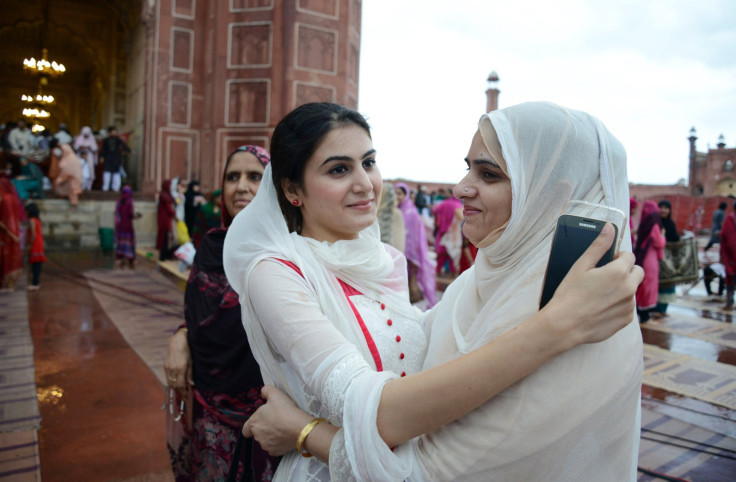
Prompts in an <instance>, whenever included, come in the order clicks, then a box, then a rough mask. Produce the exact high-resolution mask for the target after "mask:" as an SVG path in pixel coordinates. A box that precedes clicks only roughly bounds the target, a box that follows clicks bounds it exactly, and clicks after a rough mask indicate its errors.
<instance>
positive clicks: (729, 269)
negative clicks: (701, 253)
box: [721, 203, 736, 310]
mask: <svg viewBox="0 0 736 482" xmlns="http://www.w3.org/2000/svg"><path fill="white" fill-rule="evenodd" d="M733 207H734V210H736V203H734V206H733ZM721 263H723V265H724V266H725V267H726V306H724V307H723V308H724V309H726V310H733V293H734V286H736V214H734V211H731V212H730V213H729V214H728V215H727V216H726V219H725V220H724V221H723V227H722V228H721Z"/></svg>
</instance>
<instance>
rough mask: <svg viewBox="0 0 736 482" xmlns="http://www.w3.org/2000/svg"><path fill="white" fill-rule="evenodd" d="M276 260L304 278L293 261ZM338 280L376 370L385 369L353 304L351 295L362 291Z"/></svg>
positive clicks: (371, 338)
mask: <svg viewBox="0 0 736 482" xmlns="http://www.w3.org/2000/svg"><path fill="white" fill-rule="evenodd" d="M274 259H275V260H276V261H280V262H282V263H284V264H285V265H286V266H288V267H290V268H291V269H293V270H294V271H296V272H297V273H299V276H301V277H302V278H304V273H302V270H300V269H299V267H298V266H297V265H295V264H294V263H292V262H291V261H288V260H285V259H281V258H274ZM335 278H336V279H337V282H338V283H340V287H341V288H342V291H343V293H344V294H345V299H347V300H348V303H350V308H352V310H353V314H354V315H355V318H356V319H357V320H358V324H359V325H360V330H361V331H362V332H363V337H365V342H366V344H367V345H368V350H370V352H371V356H373V362H374V363H375V364H376V370H377V371H379V372H382V371H383V363H382V362H381V354H380V353H379V352H378V347H376V342H375V341H373V337H372V336H371V332H370V331H368V327H367V326H365V322H364V321H363V317H362V316H360V313H359V312H358V309H357V308H356V307H355V305H354V304H353V302H352V300H351V299H350V297H351V296H355V295H362V294H363V293H361V292H360V291H358V290H357V289H355V288H354V287H353V286H350V285H349V284H347V283H346V282H344V281H343V280H341V279H340V278H337V277H335Z"/></svg>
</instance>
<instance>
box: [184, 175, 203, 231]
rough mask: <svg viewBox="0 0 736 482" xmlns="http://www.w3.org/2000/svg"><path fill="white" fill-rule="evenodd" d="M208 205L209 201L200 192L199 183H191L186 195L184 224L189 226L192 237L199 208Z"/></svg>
mask: <svg viewBox="0 0 736 482" xmlns="http://www.w3.org/2000/svg"><path fill="white" fill-rule="evenodd" d="M206 203H207V200H206V199H205V197H204V196H203V195H202V192H201V191H200V187H199V181H197V180H193V181H189V186H187V192H185V193H184V223H186V225H187V230H188V231H189V236H190V237H191V236H192V229H193V228H194V223H195V221H196V220H197V213H198V212H199V207H200V206H202V205H203V204H206Z"/></svg>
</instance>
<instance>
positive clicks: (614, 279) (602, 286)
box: [544, 224, 644, 348]
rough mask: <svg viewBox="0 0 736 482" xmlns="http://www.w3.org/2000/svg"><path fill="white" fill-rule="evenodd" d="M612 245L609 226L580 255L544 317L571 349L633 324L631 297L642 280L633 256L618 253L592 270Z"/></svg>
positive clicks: (594, 341) (612, 231)
mask: <svg viewBox="0 0 736 482" xmlns="http://www.w3.org/2000/svg"><path fill="white" fill-rule="evenodd" d="M613 242H614V230H613V227H612V226H610V225H609V224H606V226H605V227H604V228H603V230H602V231H601V234H600V235H599V236H598V238H596V240H595V241H594V242H593V244H592V245H591V246H590V247H589V248H588V249H587V250H586V251H585V253H583V255H582V256H581V257H580V259H578V261H577V262H576V263H575V264H574V265H573V267H572V268H571V269H570V272H569V273H568V274H567V276H565V279H564V280H563V281H562V283H561V284H560V286H559V287H558V288H557V291H556V292H555V294H554V296H553V297H552V300H551V301H550V303H549V304H548V305H547V306H545V308H544V310H547V309H548V308H549V310H550V311H549V312H548V314H549V315H550V320H552V323H553V327H554V329H555V330H556V331H559V335H560V337H562V339H563V340H567V341H569V343H571V345H569V346H568V348H570V347H572V346H577V345H580V344H583V343H597V342H599V341H603V340H605V339H607V338H609V337H611V336H612V335H613V334H615V333H616V332H617V331H618V330H620V329H621V328H623V327H624V326H626V325H628V324H629V323H631V321H632V320H634V318H635V316H634V310H635V307H636V304H635V301H634V295H635V294H636V289H637V287H638V286H639V283H641V281H642V279H644V270H642V269H641V267H639V266H636V265H635V264H634V255H633V254H632V253H629V252H623V253H619V255H618V257H617V258H616V259H615V260H613V261H612V262H610V263H608V264H607V265H605V266H602V267H600V268H596V267H595V265H596V264H597V263H598V261H600V259H601V258H602V257H603V255H604V254H605V252H606V251H607V250H608V249H609V248H610V247H611V243H613Z"/></svg>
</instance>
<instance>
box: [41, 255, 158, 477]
mask: <svg viewBox="0 0 736 482" xmlns="http://www.w3.org/2000/svg"><path fill="white" fill-rule="evenodd" d="M113 261H114V260H113V258H112V256H104V255H102V254H100V253H98V252H85V253H50V254H49V262H48V263H46V264H45V265H44V268H43V273H42V275H41V289H40V290H38V291H33V292H29V293H28V302H29V303H28V305H29V307H28V317H29V322H30V326H31V333H32V337H33V342H34V346H35V363H36V385H37V393H38V399H39V407H40V410H41V416H42V423H41V429H40V431H39V442H40V455H41V476H42V480H44V481H45V482H49V481H71V480H75V481H76V480H80V481H82V480H149V481H156V480H172V476H171V470H170V465H169V460H168V452H167V450H166V438H165V431H164V417H163V413H162V412H161V410H160V407H161V401H162V398H161V390H162V388H161V384H160V383H159V381H158V380H157V379H156V377H155V376H154V375H153V374H152V373H151V371H150V370H149V369H148V367H147V366H146V365H145V364H144V363H143V362H142V361H141V359H140V358H139V357H138V356H137V355H136V354H135V353H134V352H133V351H132V350H131V349H130V347H129V346H128V345H127V344H126V343H125V341H124V339H123V338H122V336H121V335H120V333H119V332H118V331H117V329H116V328H115V326H114V325H113V324H112V323H111V321H110V320H109V318H108V317H107V315H106V314H105V311H104V310H103V309H102V308H101V307H100V306H99V304H98V302H97V300H96V298H95V296H94V295H93V293H92V290H90V288H89V285H88V283H87V280H86V279H84V278H83V277H80V276H79V273H81V272H83V271H85V270H88V269H92V268H100V267H105V268H110V269H111V268H112V267H113ZM140 269H155V265H153V264H149V265H148V266H145V265H144V264H141V266H140Z"/></svg>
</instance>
